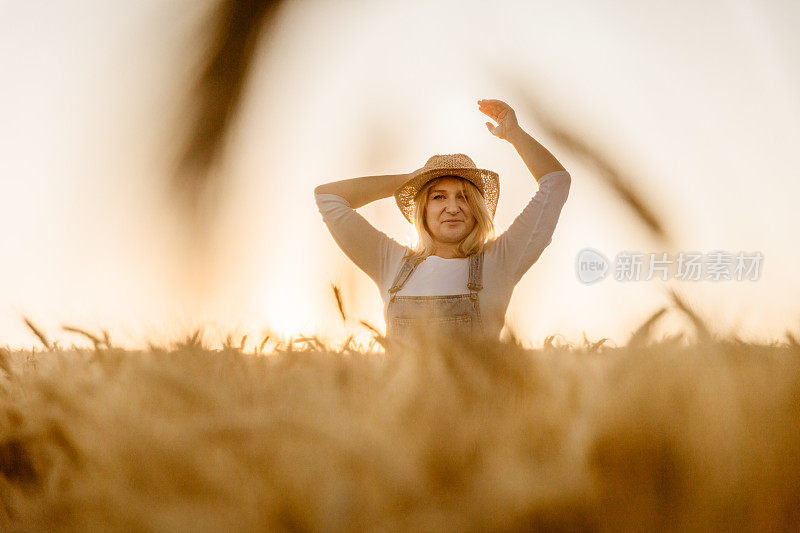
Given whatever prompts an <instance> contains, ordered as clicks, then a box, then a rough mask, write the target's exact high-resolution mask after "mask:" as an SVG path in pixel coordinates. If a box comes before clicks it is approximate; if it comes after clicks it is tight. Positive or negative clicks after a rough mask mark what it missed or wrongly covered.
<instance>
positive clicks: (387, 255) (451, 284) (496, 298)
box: [314, 170, 572, 338]
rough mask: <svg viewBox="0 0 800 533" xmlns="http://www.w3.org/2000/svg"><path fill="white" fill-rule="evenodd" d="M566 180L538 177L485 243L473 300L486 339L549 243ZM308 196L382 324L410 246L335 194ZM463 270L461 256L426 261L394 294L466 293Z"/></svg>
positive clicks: (495, 332) (495, 333) (556, 175)
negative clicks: (372, 298)
mask: <svg viewBox="0 0 800 533" xmlns="http://www.w3.org/2000/svg"><path fill="white" fill-rule="evenodd" d="M571 182H572V179H571V178H570V175H569V173H568V172H567V171H566V170H561V171H557V172H551V173H549V174H546V175H544V176H542V178H541V179H540V180H539V190H538V191H537V192H536V194H535V195H534V196H533V198H531V200H530V202H528V205H527V206H525V209H523V210H522V213H520V214H519V215H518V216H517V218H516V219H515V220H514V222H513V223H512V224H511V226H509V228H508V230H506V231H505V233H503V234H502V235H500V236H499V237H497V238H496V239H494V240H493V241H490V242H489V243H488V244H487V246H486V248H485V253H484V259H483V289H481V291H480V292H479V293H478V301H479V302H480V311H481V318H482V319H483V325H484V328H485V331H486V333H487V334H488V335H489V336H491V337H493V338H498V337H499V336H500V330H502V329H503V324H504V323H505V314H506V309H508V302H509V301H510V300H511V294H512V292H513V290H514V286H515V285H516V284H517V283H518V282H519V280H520V279H521V278H522V276H523V275H524V274H525V272H527V271H528V269H529V268H530V267H531V266H532V265H533V264H534V263H535V262H536V260H537V259H539V256H540V255H542V251H543V250H544V249H545V248H546V247H547V246H548V245H549V244H550V243H551V242H552V240H553V238H552V237H553V232H554V231H555V228H556V224H557V223H558V217H559V215H560V214H561V208H562V207H563V205H564V202H566V200H567V195H568V194H569V187H570V183H571ZM314 198H315V200H316V203H317V208H318V209H319V212H320V214H321V215H322V220H323V222H324V223H325V225H326V226H327V227H328V230H329V231H330V233H331V236H332V237H333V239H334V240H335V241H336V244H338V245H339V248H341V249H342V251H343V252H344V253H345V255H347V257H349V258H350V260H351V261H353V263H355V264H356V266H358V268H360V269H361V270H363V271H364V272H365V273H366V274H367V275H368V276H369V277H370V278H371V279H372V281H374V282H375V284H376V285H377V286H378V289H379V290H380V294H381V299H382V300H383V317H384V321H387V320H388V308H389V299H390V295H389V289H390V288H391V286H392V282H393V281H394V278H395V276H396V275H397V272H398V270H399V269H400V265H401V263H402V259H403V256H404V255H405V254H406V253H407V252H409V251H410V248H409V247H407V246H403V245H402V244H400V243H399V242H397V241H395V240H394V239H392V238H391V237H389V236H388V235H386V234H385V233H383V232H381V231H379V230H377V229H376V228H375V227H373V226H372V225H371V224H370V223H369V222H367V220H366V219H365V218H364V217H363V216H361V215H360V214H359V213H357V212H356V211H355V210H354V209H352V208H351V207H350V204H349V203H348V202H347V200H345V199H344V198H342V197H341V196H338V195H335V194H315V195H314ZM468 266H469V265H468V260H467V259H466V258H460V259H459V258H455V259H444V258H441V257H437V256H430V257H427V258H426V259H425V261H423V262H422V263H420V264H419V265H418V266H417V268H416V269H415V270H414V272H412V274H411V276H410V277H409V279H408V281H407V282H406V284H405V286H404V287H403V289H402V290H401V291H400V292H398V295H407V296H433V295H442V294H464V293H467V292H469V291H468V289H467V288H466V285H467V274H468ZM445 291H446V292H445Z"/></svg>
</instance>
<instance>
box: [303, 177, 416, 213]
mask: <svg viewBox="0 0 800 533" xmlns="http://www.w3.org/2000/svg"><path fill="white" fill-rule="evenodd" d="M409 179H411V174H383V175H380V176H364V177H361V178H351V179H347V180H341V181H333V182H331V183H324V184H322V185H318V186H317V187H316V188H315V189H314V194H335V195H337V196H341V197H342V198H344V199H345V200H347V202H348V203H349V204H350V207H352V208H353V209H358V208H359V207H361V206H363V205H367V204H368V203H370V202H374V201H375V200H380V199H382V198H387V197H389V196H392V195H394V192H395V191H396V190H397V189H399V188H400V186H401V185H403V184H404V183H405V182H407V181H408V180H409Z"/></svg>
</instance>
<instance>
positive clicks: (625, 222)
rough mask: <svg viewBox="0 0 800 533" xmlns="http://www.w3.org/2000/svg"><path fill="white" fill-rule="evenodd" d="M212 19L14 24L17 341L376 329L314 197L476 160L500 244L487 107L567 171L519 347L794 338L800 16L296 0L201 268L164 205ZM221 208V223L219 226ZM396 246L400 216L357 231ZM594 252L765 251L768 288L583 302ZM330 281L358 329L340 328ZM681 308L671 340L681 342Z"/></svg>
mask: <svg viewBox="0 0 800 533" xmlns="http://www.w3.org/2000/svg"><path fill="white" fill-rule="evenodd" d="M209 5H210V4H208V3H197V2H189V1H183V2H179V1H172V2H164V1H151V2H137V3H136V5H128V4H126V3H118V2H114V3H108V2H100V1H84V2H25V3H21V2H18V3H11V2H6V3H3V4H0V42H1V43H2V46H0V67H2V69H0V77H2V80H0V81H2V87H3V92H2V94H3V98H2V99H0V116H2V117H3V120H2V121H0V198H2V208H0V223H1V224H2V228H3V229H2V232H0V239H1V240H0V246H2V250H3V260H2V262H0V345H2V344H10V345H12V346H23V347H29V346H31V345H32V344H34V343H35V339H34V338H33V337H32V335H31V333H30V332H29V331H28V330H27V328H26V327H25V325H24V323H23V321H22V318H21V317H22V316H23V315H25V316H27V317H29V318H30V319H31V320H33V321H34V323H36V324H37V325H39V326H40V327H42V328H43V329H44V330H45V331H47V332H48V333H49V334H50V336H51V337H53V338H56V339H59V340H60V342H61V344H62V345H65V344H69V343H70V342H82V339H81V338H80V337H76V336H74V335H72V334H69V333H65V332H63V331H60V327H61V325H65V324H66V325H74V326H79V327H83V328H86V329H89V330H92V331H99V330H100V329H107V330H109V332H110V334H111V337H112V339H116V340H117V341H118V342H119V343H122V344H129V345H142V344H143V343H144V341H146V340H153V341H156V342H159V341H166V340H173V339H175V338H177V336H178V335H180V334H183V333H186V332H188V331H189V329H190V328H192V327H196V326H203V327H204V328H205V330H206V337H205V338H206V339H208V340H210V341H212V342H217V341H218V340H219V338H220V337H222V338H224V336H225V334H227V333H232V334H234V336H236V335H243V334H248V335H249V336H250V338H251V339H253V340H255V339H256V338H259V339H260V337H261V336H263V335H264V334H266V333H268V332H271V333H273V334H277V335H284V336H288V335H296V334H299V333H307V334H315V333H316V334H320V335H324V336H328V337H331V338H333V339H340V340H343V339H344V338H345V337H346V335H347V334H350V333H356V334H359V335H361V334H364V333H366V331H365V330H364V328H362V327H360V326H358V325H357V324H358V320H366V321H368V322H370V323H372V324H374V325H376V326H378V327H379V329H383V328H384V324H383V317H382V304H381V301H380V296H379V293H378V289H377V287H375V286H374V284H373V283H372V282H371V280H370V279H369V278H368V277H367V276H366V275H365V274H364V273H363V272H361V271H360V270H358V269H357V268H356V267H355V266H354V265H353V264H352V263H351V262H350V261H349V260H348V259H347V258H346V257H345V256H344V254H343V253H342V252H341V251H340V250H339V249H338V247H337V246H336V244H335V243H334V241H333V239H332V238H331V236H330V235H329V234H328V232H327V229H326V227H325V226H324V224H323V223H322V220H321V217H320V215H319V213H318V212H317V209H316V205H315V203H314V200H313V189H314V187H315V186H316V185H318V184H320V183H324V182H327V181H333V180H338V179H345V178H351V177H356V176H362V175H368V174H384V173H400V172H410V171H412V170H414V169H416V168H418V167H420V166H422V165H423V164H424V162H425V160H427V158H428V157H430V156H431V155H433V154H435V153H455V152H463V153H466V154H469V155H470V156H471V157H472V158H473V159H474V160H475V161H476V163H477V164H478V165H479V166H482V167H485V168H490V169H493V170H496V171H497V172H499V174H500V180H501V195H500V202H499V206H498V211H497V215H496V218H495V222H496V224H497V227H498V229H499V231H503V230H505V228H507V226H508V225H509V224H510V223H511V221H513V219H514V218H515V217H516V215H517V214H518V213H519V211H520V210H521V209H522V208H523V207H524V206H525V204H526V203H527V202H528V200H529V199H530V197H531V196H532V195H533V194H534V193H535V191H536V183H535V181H534V179H533V178H532V177H531V175H530V174H529V173H528V171H527V169H526V168H525V166H524V164H523V163H522V161H521V160H520V159H519V157H518V156H517V154H516V152H515V151H514V149H513V147H512V146H511V145H510V144H508V143H507V142H505V141H502V140H500V139H497V138H495V137H493V136H492V135H491V134H490V133H489V132H488V131H487V130H486V127H485V126H484V122H485V120H484V119H485V117H484V115H482V114H481V113H480V112H478V111H477V107H476V105H475V102H476V100H478V99H480V98H499V99H502V100H505V101H507V102H508V103H509V104H510V105H512V107H514V108H515V109H516V111H517V116H518V118H519V120H520V123H521V125H522V126H523V128H525V129H526V130H527V131H528V132H529V133H530V134H531V135H533V136H534V137H535V138H537V139H538V140H539V141H540V142H542V143H543V144H544V145H545V146H547V147H548V148H549V149H550V151H551V152H553V154H554V155H555V156H556V157H558V158H559V160H560V161H561V162H562V163H563V164H564V166H565V167H566V168H567V169H568V170H569V171H570V173H571V175H572V187H571V190H570V196H569V199H568V201H567V204H566V205H565V207H564V210H563V211H562V215H561V220H560V222H559V225H558V227H557V229H556V232H555V235H554V238H553V243H552V244H551V245H550V246H549V247H548V248H547V249H546V250H545V252H544V253H543V255H542V257H541V258H540V259H539V261H538V262H537V263H536V264H535V265H534V266H533V267H532V268H531V270H530V271H528V273H527V274H526V276H525V277H524V278H523V279H522V281H521V282H520V283H519V284H518V285H517V288H516V290H515V293H514V296H513V298H512V300H511V304H510V305H509V310H508V315H507V324H509V325H510V326H512V327H513V328H514V330H515V332H517V334H519V335H520V336H521V337H522V338H523V339H525V340H526V341H529V342H530V343H532V344H540V343H541V341H542V339H543V338H544V337H546V336H547V335H550V334H555V333H560V334H562V335H564V336H565V337H566V339H567V340H570V341H580V340H581V339H582V332H586V334H587V336H588V337H589V338H590V339H594V340H597V339H599V338H601V337H611V338H612V339H613V340H614V341H615V342H617V343H623V342H624V341H625V340H626V339H627V336H628V335H629V334H630V332H631V330H632V329H634V328H635V327H636V326H638V325H639V324H640V323H641V322H643V321H644V320H645V319H646V318H647V317H648V316H650V314H652V313H653V312H655V311H656V310H657V309H658V308H659V307H661V306H662V305H665V304H666V303H667V300H666V298H665V296H664V287H665V285H669V286H674V287H676V288H678V289H679V290H680V291H681V292H682V293H683V294H685V295H686V297H687V298H688V299H689V300H690V301H691V302H693V303H694V304H696V305H697V306H698V308H699V309H700V311H701V313H703V314H704V315H705V316H707V317H708V318H709V319H710V320H711V321H712V323H713V324H714V326H715V327H716V328H717V329H719V330H720V331H736V333H737V334H739V335H740V336H742V337H744V338H753V339H756V338H757V339H763V340H768V339H781V338H782V337H783V334H784V332H785V331H786V330H787V329H790V330H793V331H797V330H798V326H800V304H798V302H800V279H798V277H797V276H796V275H795V270H796V269H795V265H796V264H798V261H800V253H798V251H797V249H796V247H795V245H794V243H795V241H796V238H795V237H794V232H795V230H796V228H798V226H800V224H798V218H800V215H798V214H797V209H796V207H795V206H796V203H797V201H796V198H797V197H798V193H800V172H799V171H798V170H797V167H796V165H795V164H794V161H795V151H796V145H797V143H798V140H800V97H799V96H798V95H800V67H798V65H800V57H798V56H800V46H798V45H799V44H800V43H798V38H797V37H796V32H795V31H794V30H795V29H796V28H797V27H798V26H799V25H800V5H798V4H797V3H795V2H790V1H785V2H758V3H756V2H727V1H726V2H722V1H718V2H712V1H707V2H703V3H702V4H700V3H696V2H688V1H684V2H672V3H668V4H665V3H662V2H612V1H599V2H598V1H592V2H589V1H582V2H499V3H497V4H496V5H494V6H492V7H487V6H486V5H485V3H481V2H455V1H453V2H425V3H418V4H414V3H399V2H393V3H390V2H311V1H305V2H302V3H300V2H293V3H290V4H289V5H288V6H287V7H286V9H285V10H284V11H283V12H282V14H281V16H280V18H279V20H278V25H277V27H276V28H275V30H274V32H273V34H272V37H271V39H270V40H269V41H266V40H265V41H263V42H262V46H261V48H260V53H259V56H258V60H257V62H256V65H255V68H254V70H253V71H252V73H251V78H250V84H249V86H248V90H247V94H246V98H245V101H244V105H243V108H242V112H241V114H240V116H239V121H238V122H237V124H236V127H235V129H234V131H233V132H232V133H233V135H232V137H231V138H230V143H229V150H228V152H227V156H226V160H225V166H224V169H225V170H224V177H225V178H226V182H225V184H226V185H225V187H220V188H219V189H216V190H215V191H214V192H213V194H212V195H211V198H212V199H215V200H217V204H211V203H209V206H208V209H209V217H210V219H211V220H214V221H215V231H214V233H213V234H212V235H210V237H209V243H210V244H209V253H208V254H206V255H205V256H202V257H199V258H198V257H193V256H191V255H189V254H188V253H187V252H185V251H184V248H185V247H182V245H181V242H182V240H181V239H182V237H181V234H180V232H179V231H178V228H179V226H178V220H177V213H176V211H175V209H174V207H173V206H172V204H171V202H170V200H169V199H168V198H165V197H164V194H163V191H164V182H165V179H166V176H167V174H166V166H167V162H168V161H169V154H170V150H174V148H175V138H176V137H175V130H173V129H171V127H172V126H173V123H174V120H175V119H176V117H177V110H178V109H180V108H179V104H180V102H181V100H182V96H181V95H182V92H181V91H184V92H185V91H186V90H187V89H186V86H185V80H186V79H187V75H188V74H189V73H190V72H191V70H192V65H193V63H192V61H193V60H194V58H195V54H196V51H197V50H198V45H197V41H196V40H194V41H193V38H194V37H193V31H194V29H195V28H196V23H197V21H198V20H199V17H200V16H201V15H202V14H203V11H204V10H205V8H207V7H209ZM520 87H524V90H525V91H529V92H530V94H535V95H536V96H537V98H540V99H542V101H543V102H545V103H546V105H547V110H548V113H549V114H551V115H553V116H555V117H557V118H558V119H559V121H560V122H561V123H562V124H564V125H565V126H568V127H569V128H570V129H571V130H572V131H575V132H576V133H579V134H581V135H582V136H583V137H584V138H586V139H587V140H589V141H590V142H591V143H592V144H593V145H594V146H596V147H598V148H599V149H601V150H602V151H603V152H604V153H606V154H607V155H608V156H609V157H611V158H613V160H614V161H615V162H616V163H617V164H618V165H619V166H620V168H623V169H624V170H625V171H626V172H628V173H629V174H630V175H631V176H633V177H634V179H635V183H634V185H635V187H636V188H637V190H639V191H640V192H641V193H642V195H643V196H644V197H645V198H646V199H647V200H649V201H651V202H653V203H654V204H655V205H656V207H657V209H658V214H659V215H660V216H661V217H662V218H663V219H664V220H665V222H666V224H667V226H668V227H669V228H670V229H671V230H672V231H673V233H674V234H675V236H676V240H677V244H676V246H677V248H676V249H674V250H665V249H664V248H663V246H662V245H659V244H658V243H656V242H654V241H653V240H652V239H651V238H650V237H649V236H648V234H647V233H646V232H645V231H644V229H643V228H642V226H641V225H640V224H639V223H638V222H637V220H636V219H635V217H634V216H633V215H632V214H631V213H630V212H629V211H628V210H627V208H626V207H625V206H624V205H622V204H620V202H619V201H618V199H617V198H616V197H615V196H614V195H613V194H612V193H611V192H610V191H608V190H607V188H606V187H605V186H604V185H603V184H602V182H601V180H599V179H598V176H597V175H596V174H595V171H594V169H593V168H592V167H591V166H589V165H587V164H586V162H585V161H583V160H581V159H580V158H579V157H578V156H577V155H576V154H573V153H571V152H570V151H569V150H568V149H567V148H566V147H564V146H560V145H559V144H558V143H557V142H555V140H554V139H549V138H548V137H547V136H546V135H544V133H543V132H542V131H541V129H538V127H539V125H538V124H537V122H536V120H535V119H536V117H535V116H533V115H531V114H530V110H528V109H527V108H524V106H523V105H522V103H521V98H520ZM214 205H216V206H217V207H216V208H214ZM359 211H360V212H361V213H362V214H364V216H366V217H367V219H368V220H370V222H372V223H373V224H374V225H375V226H377V227H378V228H379V229H381V230H382V231H384V232H386V233H387V234H389V235H390V236H392V237H394V238H396V239H397V240H398V241H400V242H404V243H410V242H411V239H412V233H413V228H412V227H411V226H410V225H409V224H408V223H407V222H406V221H405V219H404V218H403V217H402V215H401V214H400V212H399V210H398V209H397V207H396V205H395V204H394V201H393V199H385V200H381V201H378V202H375V203H374V204H371V205H368V206H366V207H364V208H362V209H360V210H359ZM584 247H592V248H596V249H598V250H601V251H602V252H603V253H604V254H606V255H607V256H608V257H609V258H612V259H613V257H614V256H615V255H616V254H617V253H618V252H620V251H623V250H627V251H640V252H659V253H660V252H662V251H668V252H676V251H679V250H683V251H700V252H710V251H713V250H727V251H730V252H739V251H744V252H746V253H752V252H755V251H760V252H761V253H762V254H763V256H764V260H763V263H762V265H761V268H762V272H761V276H760V279H759V280H758V281H723V282H712V281H696V282H688V281H685V282H679V281H670V282H669V283H667V284H664V283H663V282H659V281H656V280H651V281H638V282H633V281H632V282H620V281H616V280H614V279H613V278H608V279H605V280H603V281H601V282H598V283H596V284H593V285H585V284H582V283H581V282H580V281H579V280H578V279H577V277H576V274H575V266H574V263H575V258H576V256H577V254H578V252H579V251H580V250H581V249H582V248H584ZM331 283H337V284H339V285H341V286H342V289H343V291H344V296H345V306H346V311H347V313H348V315H349V316H350V317H352V323H351V324H348V325H347V326H346V327H343V326H342V325H341V320H339V319H337V314H338V312H337V311H336V307H335V302H334V300H333V294H332V291H331V289H330V284H331ZM684 326H685V322H684V321H683V319H682V318H680V317H679V315H678V314H677V313H675V314H673V315H672V318H670V319H669V320H667V321H666V322H665V324H664V331H665V332H672V331H677V330H678V329H680V328H683V327H684Z"/></svg>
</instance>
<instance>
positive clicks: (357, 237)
mask: <svg viewBox="0 0 800 533" xmlns="http://www.w3.org/2000/svg"><path fill="white" fill-rule="evenodd" d="M314 199H315V201H316V203H317V208H318V209H319V212H320V214H321V215H322V220H323V222H325V225H326V226H327V227H328V231H330V234H331V236H332V237H333V240H334V241H336V244H337V245H339V248H341V249H342V251H343V252H344V253H345V255H347V257H348V258H350V260H351V261H353V263H355V264H356V266H358V268H360V269H361V270H363V271H364V272H365V273H366V274H367V275H368V276H369V277H370V278H372V280H373V281H374V282H375V283H376V284H377V285H378V287H382V286H383V285H384V284H385V283H386V280H387V279H388V278H389V277H390V276H392V275H393V274H394V273H393V272H391V269H392V266H393V265H394V264H395V263H396V262H397V261H399V259H400V258H401V257H402V256H403V255H404V254H405V252H406V251H407V250H408V248H407V247H405V246H403V245H402V244H400V243H398V242H397V241H395V240H394V239H392V238H391V237H389V236H388V235H386V234H385V233H383V232H382V231H379V230H377V229H376V228H375V227H374V226H372V224H370V223H369V222H367V220H366V219H365V218H364V217H363V216H361V215H360V214H358V213H357V212H356V211H355V210H354V209H353V208H352V207H350V204H349V203H348V202H347V200H345V199H344V198H342V197H341V196H338V195H336V194H315V195H314Z"/></svg>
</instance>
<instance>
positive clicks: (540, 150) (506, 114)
mask: <svg viewBox="0 0 800 533" xmlns="http://www.w3.org/2000/svg"><path fill="white" fill-rule="evenodd" d="M478 107H479V109H480V111H481V112H482V113H483V114H484V115H486V116H488V117H489V118H491V119H492V120H494V121H495V122H497V126H492V124H491V122H487V123H486V127H487V128H489V131H490V132H491V133H492V135H494V136H495V137H499V138H500V139H505V140H506V141H508V142H510V143H511V145H512V146H513V147H514V148H515V149H516V150H517V153H518V154H519V155H520V157H521V158H522V161H523V162H524V163H525V166H526V167H528V170H529V171H530V173H531V174H532V175H533V177H534V179H536V181H537V182H538V181H539V180H540V179H541V178H542V177H543V176H545V175H547V174H549V173H551V172H558V171H560V170H564V167H563V166H562V165H561V163H559V162H558V159H556V158H555V157H554V156H553V154H551V153H550V152H549V151H548V150H547V148H545V147H544V146H542V145H541V144H539V142H538V141H537V140H536V139H534V138H533V137H531V136H530V135H528V134H527V133H526V132H525V130H523V129H522V128H521V127H520V125H519V122H517V115H516V114H515V113H514V110H513V109H512V108H511V106H510V105H508V104H507V103H505V102H503V101H502V100H478Z"/></svg>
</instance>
